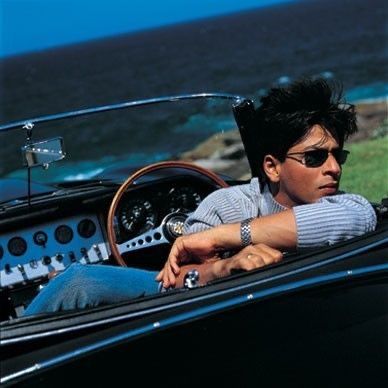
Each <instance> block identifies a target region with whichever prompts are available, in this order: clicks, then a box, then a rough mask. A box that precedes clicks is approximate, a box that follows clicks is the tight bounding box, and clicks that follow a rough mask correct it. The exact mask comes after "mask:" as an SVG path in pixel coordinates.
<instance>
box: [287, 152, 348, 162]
mask: <svg viewBox="0 0 388 388" xmlns="http://www.w3.org/2000/svg"><path fill="white" fill-rule="evenodd" d="M349 153H350V152H349V151H346V150H342V149H340V148H337V149H335V150H333V151H328V150H324V149H317V150H311V151H304V152H291V153H289V154H287V155H286V158H289V159H293V160H296V161H297V162H299V163H302V164H303V165H304V166H306V167H320V166H322V164H323V163H325V162H326V160H327V158H328V157H329V154H332V155H333V156H334V158H335V160H336V161H337V163H338V164H339V165H342V164H344V163H345V162H346V158H347V157H348V155H349ZM293 155H303V156H302V159H298V158H293V157H292V156H293Z"/></svg>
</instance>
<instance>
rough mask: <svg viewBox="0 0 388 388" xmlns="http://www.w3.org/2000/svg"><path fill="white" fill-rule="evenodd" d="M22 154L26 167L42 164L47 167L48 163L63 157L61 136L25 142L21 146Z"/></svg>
mask: <svg viewBox="0 0 388 388" xmlns="http://www.w3.org/2000/svg"><path fill="white" fill-rule="evenodd" d="M22 155H23V159H24V162H25V165H27V166H28V167H35V166H43V167H45V168H47V167H48V165H49V164H50V163H52V162H56V161H58V160H61V159H63V158H64V157H65V155H66V153H65V152H64V147H63V138H62V137H56V138H53V139H46V140H42V141H39V142H34V143H29V144H26V145H25V146H23V147H22Z"/></svg>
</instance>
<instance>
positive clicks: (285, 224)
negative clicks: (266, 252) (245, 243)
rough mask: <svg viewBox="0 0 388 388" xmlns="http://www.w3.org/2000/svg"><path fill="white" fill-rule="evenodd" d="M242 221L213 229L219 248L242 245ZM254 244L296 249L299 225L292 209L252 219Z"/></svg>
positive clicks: (281, 248) (231, 247) (226, 248)
mask: <svg viewBox="0 0 388 388" xmlns="http://www.w3.org/2000/svg"><path fill="white" fill-rule="evenodd" d="M240 225H241V224H240V223H235V224H225V225H221V226H218V227H216V228H214V229H213V231H214V232H215V233H214V236H215V237H214V238H215V239H217V246H218V249H220V250H221V249H224V250H228V249H233V248H238V247H241V236H240ZM251 237H252V244H260V243H261V244H266V245H268V246H270V247H272V248H275V249H279V250H292V249H295V247H296V244H297V226H296V222H295V217H294V213H293V211H292V210H291V209H289V210H285V211H283V212H281V213H276V214H272V215H269V216H264V217H258V218H254V219H253V220H252V221H251Z"/></svg>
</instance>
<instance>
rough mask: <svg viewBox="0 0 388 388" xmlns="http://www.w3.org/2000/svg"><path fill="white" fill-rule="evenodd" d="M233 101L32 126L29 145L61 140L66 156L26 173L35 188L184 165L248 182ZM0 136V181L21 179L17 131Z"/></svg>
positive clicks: (160, 106)
mask: <svg viewBox="0 0 388 388" xmlns="http://www.w3.org/2000/svg"><path fill="white" fill-rule="evenodd" d="M236 98H237V96H236ZM234 101H235V100H234V99H233V98H214V97H213V98H195V99H178V98H171V99H169V100H168V101H164V102H161V101H157V102H155V103H150V104H148V103H147V104H139V105H136V104H135V106H131V103H128V104H123V105H121V106H120V108H119V109H114V110H107V111H103V112H98V113H93V114H86V115H84V114H83V115H81V116H76V117H73V115H70V117H66V118H62V119H59V120H58V119H55V120H53V121H51V120H50V121H46V122H39V121H40V120H34V121H35V122H34V121H33V122H34V125H33V128H32V137H31V141H32V142H39V141H42V140H44V139H51V138H57V137H62V138H63V140H64V151H65V153H66V156H65V158H64V159H62V160H60V161H57V162H55V163H53V164H51V165H50V166H49V168H48V169H44V168H42V167H41V166H39V167H34V168H32V171H31V178H32V180H33V181H36V182H41V183H49V182H60V181H71V180H85V179H92V178H95V177H102V178H104V177H105V178H109V171H112V169H119V168H131V167H133V169H136V168H139V167H142V166H144V165H147V164H150V163H154V162H157V161H162V160H186V161H192V162H195V163H197V164H200V165H202V166H203V167H207V168H209V169H211V170H212V171H215V172H219V173H222V174H226V175H228V176H229V177H231V178H234V179H241V178H248V177H249V176H250V171H249V167H248V162H247V161H246V159H245V154H244V150H243V146H242V143H241V140H240V136H239V131H238V129H237V125H236V122H235V120H234V116H233V111H232V104H233V102H234ZM117 105H119V104H116V105H115V106H117ZM112 106H113V105H112ZM127 106H130V107H129V108H127ZM42 121H43V120H42ZM44 121H45V120H44ZM0 136H1V137H2V139H1V140H2V144H3V145H6V146H4V147H2V148H1V150H0V156H1V160H2V161H4V162H3V163H1V166H0V176H1V177H2V178H26V176H27V168H26V166H24V163H23V158H22V153H21V148H22V147H23V146H24V145H25V144H26V141H27V131H26V129H23V123H22V124H21V125H19V126H18V128H16V129H12V130H7V131H2V132H0ZM236 162H238V165H237V164H236Z"/></svg>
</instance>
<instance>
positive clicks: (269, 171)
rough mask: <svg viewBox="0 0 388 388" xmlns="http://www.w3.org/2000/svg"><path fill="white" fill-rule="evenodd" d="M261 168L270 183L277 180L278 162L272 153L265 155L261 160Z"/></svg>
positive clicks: (278, 172)
mask: <svg viewBox="0 0 388 388" xmlns="http://www.w3.org/2000/svg"><path fill="white" fill-rule="evenodd" d="M263 169H264V172H265V175H267V177H268V179H269V181H270V182H272V183H277V182H279V180H280V178H279V174H280V162H279V160H278V159H276V158H275V157H274V156H272V155H265V156H264V161H263Z"/></svg>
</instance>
